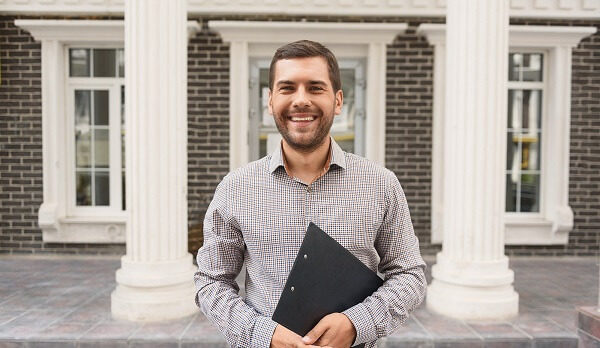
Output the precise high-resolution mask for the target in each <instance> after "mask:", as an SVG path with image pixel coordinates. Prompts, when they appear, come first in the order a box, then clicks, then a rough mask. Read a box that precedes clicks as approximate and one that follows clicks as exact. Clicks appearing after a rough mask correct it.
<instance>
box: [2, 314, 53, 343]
mask: <svg viewBox="0 0 600 348" xmlns="http://www.w3.org/2000/svg"><path fill="white" fill-rule="evenodd" d="M61 315H65V312H60V311H51V312H50V311H45V310H31V311H28V312H26V313H24V314H23V315H22V316H20V317H18V318H16V319H14V320H11V321H10V322H8V323H6V324H4V325H2V326H0V339H2V338H7V339H21V338H28V337H30V336H32V335H34V334H36V333H37V332H39V331H42V330H43V329H44V328H45V327H46V326H48V325H50V324H52V323H53V322H54V321H56V320H57V319H58V318H60V316H61Z"/></svg>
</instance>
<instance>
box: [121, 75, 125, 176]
mask: <svg viewBox="0 0 600 348" xmlns="http://www.w3.org/2000/svg"><path fill="white" fill-rule="evenodd" d="M121 168H125V86H121Z"/></svg>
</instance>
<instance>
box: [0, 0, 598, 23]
mask: <svg viewBox="0 0 600 348" xmlns="http://www.w3.org/2000/svg"><path fill="white" fill-rule="evenodd" d="M124 1H125V0H0V3H1V4H2V13H4V14H35V15H39V14H57V15H90V14H91V15H123V11H124ZM446 1H447V0H253V1H249V0H228V1H224V0H188V1H187V9H188V13H189V14H194V15H231V14H234V15H240V14H242V15H265V14H267V15H269V14H271V15H295V16H298V15H305V16H352V17H364V16H383V17H396V18H397V17H444V16H445V15H446ZM506 1H508V0H506ZM509 6H510V12H509V14H510V16H511V17H512V18H561V19H597V18H598V17H599V15H598V12H599V11H600V0H544V1H540V0H510V2H509Z"/></svg>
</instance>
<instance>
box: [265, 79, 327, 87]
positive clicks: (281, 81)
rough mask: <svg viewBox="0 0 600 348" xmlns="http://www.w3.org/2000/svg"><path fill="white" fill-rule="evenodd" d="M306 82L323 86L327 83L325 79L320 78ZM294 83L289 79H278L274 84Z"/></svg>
mask: <svg viewBox="0 0 600 348" xmlns="http://www.w3.org/2000/svg"><path fill="white" fill-rule="evenodd" d="M308 83H309V84H310V85H323V86H327V83H326V82H325V81H322V80H310V81H308ZM295 84H296V83H295V82H294V81H290V80H280V81H277V83H276V85H277V86H279V85H295Z"/></svg>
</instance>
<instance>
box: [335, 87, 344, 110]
mask: <svg viewBox="0 0 600 348" xmlns="http://www.w3.org/2000/svg"><path fill="white" fill-rule="evenodd" d="M343 104H344V93H343V92H342V90H341V89H340V90H339V91H337V92H335V114H336V115H339V114H341V113H342V105H343Z"/></svg>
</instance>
